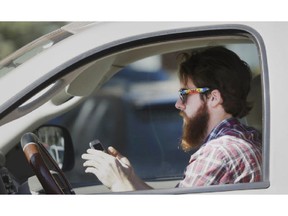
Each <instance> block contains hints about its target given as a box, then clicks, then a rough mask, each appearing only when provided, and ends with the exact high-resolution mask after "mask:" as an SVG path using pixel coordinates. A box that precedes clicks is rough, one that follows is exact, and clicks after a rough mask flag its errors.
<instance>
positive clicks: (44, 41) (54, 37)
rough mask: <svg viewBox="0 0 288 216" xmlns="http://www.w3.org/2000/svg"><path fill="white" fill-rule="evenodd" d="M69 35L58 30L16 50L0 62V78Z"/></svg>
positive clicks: (69, 34)
mask: <svg viewBox="0 0 288 216" xmlns="http://www.w3.org/2000/svg"><path fill="white" fill-rule="evenodd" d="M71 35H72V34H71V33H69V32H67V31H64V30H62V29H58V30H56V31H53V32H51V33H49V34H47V35H44V36H42V37H40V38H38V39H36V40H34V41H32V42H31V43H29V44H28V45H26V46H24V47H22V48H21V49H19V50H17V51H16V52H14V53H13V54H11V55H10V56H8V57H7V58H5V59H3V60H2V61H1V62H0V77H3V76H4V75H6V74H7V73H9V72H10V71H12V70H13V69H15V68H16V67H18V66H19V65H21V64H23V63H24V62H26V61H28V60H29V59H30V58H32V57H33V56H36V55H37V54H39V53H41V52H42V51H43V50H46V49H48V48H50V47H52V46H53V45H55V44H56V43H58V42H60V41H62V40H63V39H65V38H67V37H69V36H71Z"/></svg>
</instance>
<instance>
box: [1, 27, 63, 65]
mask: <svg viewBox="0 0 288 216" xmlns="http://www.w3.org/2000/svg"><path fill="white" fill-rule="evenodd" d="M65 24H66V22H0V60H2V59H3V58H5V57H6V56H8V55H10V54H11V53H13V52H14V51H15V50H17V49H19V48H21V47H22V46H24V45H26V44H27V43H29V42H31V41H33V40H35V39H37V38H38V37H40V36H42V35H44V34H46V33H49V32H51V31H53V30H56V29H57V28H59V27H61V26H63V25H65Z"/></svg>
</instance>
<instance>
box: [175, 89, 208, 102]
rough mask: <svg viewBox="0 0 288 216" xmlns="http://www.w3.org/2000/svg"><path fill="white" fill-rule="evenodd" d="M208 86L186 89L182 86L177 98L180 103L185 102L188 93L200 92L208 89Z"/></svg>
mask: <svg viewBox="0 0 288 216" xmlns="http://www.w3.org/2000/svg"><path fill="white" fill-rule="evenodd" d="M209 90H210V89H209V88H206V87H205V88H194V89H186V88H182V89H180V90H179V91H178V92H179V98H180V99H181V101H182V103H183V104H185V103H186V101H187V96H188V95H190V94H202V93H205V92H207V91H209Z"/></svg>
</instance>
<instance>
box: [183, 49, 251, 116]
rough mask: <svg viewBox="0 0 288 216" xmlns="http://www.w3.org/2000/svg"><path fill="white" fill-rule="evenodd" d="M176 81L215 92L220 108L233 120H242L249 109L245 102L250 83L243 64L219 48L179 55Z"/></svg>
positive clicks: (249, 71)
mask: <svg viewBox="0 0 288 216" xmlns="http://www.w3.org/2000/svg"><path fill="white" fill-rule="evenodd" d="M179 66H180V68H179V79H180V81H181V82H183V83H184V84H187V81H188V79H191V80H192V81H193V83H194V84H195V85H196V87H198V88H201V87H208V88H210V89H211V90H214V89H217V90H218V91H219V92H220V93H221V96H222V98H223V104H222V105H223V108H224V110H225V111H226V112H227V113H230V114H232V116H234V117H239V118H241V117H244V116H245V115H247V114H248V112H249V111H250V109H251V106H250V104H249V103H248V102H247V95H248V93H249V91H250V84H251V79H252V74H251V70H250V68H249V66H248V64H247V63H246V62H244V61H243V60H241V59H240V58H239V57H238V56H237V55H236V54H235V53H234V52H232V51H231V50H229V49H226V48H224V47H222V46H217V47H208V48H205V49H198V50H195V51H192V52H191V54H188V53H183V54H181V63H180V65H179Z"/></svg>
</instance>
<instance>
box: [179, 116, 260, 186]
mask: <svg viewBox="0 0 288 216" xmlns="http://www.w3.org/2000/svg"><path fill="white" fill-rule="evenodd" d="M261 149H262V141H261V134H260V133H259V132H258V131H256V130H255V129H254V128H251V127H247V126H245V125H243V124H241V123H240V122H239V121H238V120H237V119H235V118H230V119H226V120H224V121H222V122H221V123H220V124H219V125H218V126H217V127H215V128H214V129H213V130H212V132H211V133H210V134H209V136H208V137H207V138H206V140H205V142H204V144H203V145H202V146H201V147H200V148H199V149H198V151H197V152H195V153H194V154H193V155H192V156H191V158H190V161H189V165H188V166H187V167H186V170H185V173H184V179H183V180H182V181H180V183H179V184H178V185H177V187H193V186H204V185H217V184H234V183H245V182H257V181H261V176H262V171H261V165H262V151H261Z"/></svg>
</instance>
